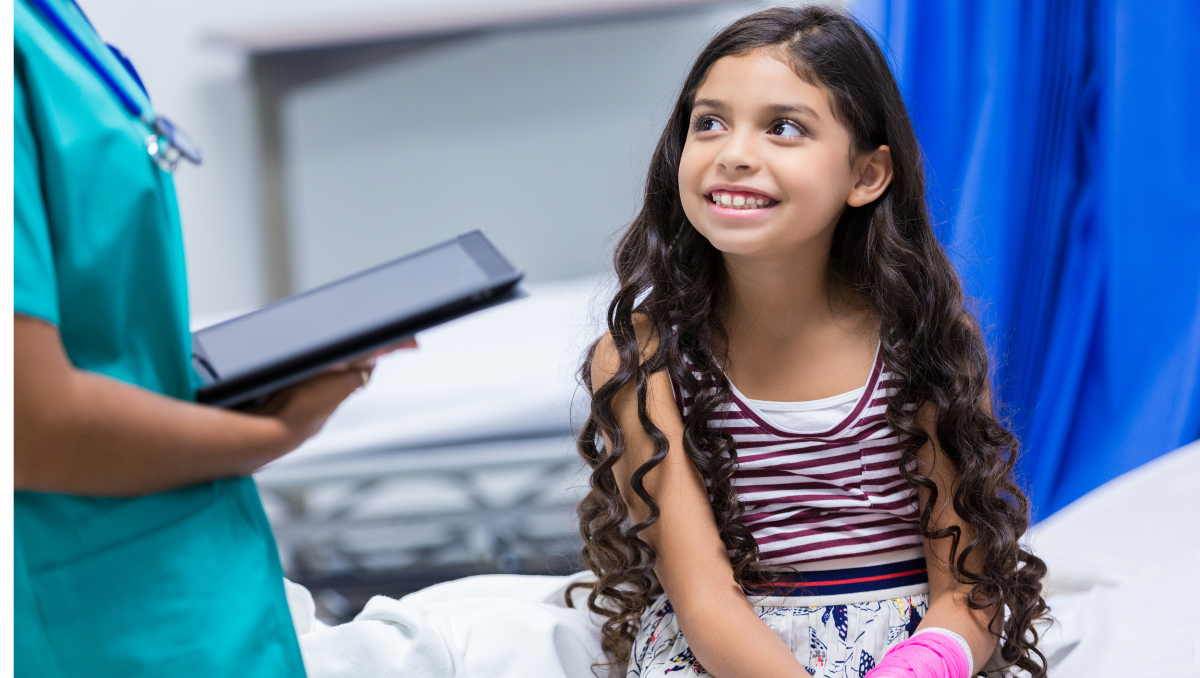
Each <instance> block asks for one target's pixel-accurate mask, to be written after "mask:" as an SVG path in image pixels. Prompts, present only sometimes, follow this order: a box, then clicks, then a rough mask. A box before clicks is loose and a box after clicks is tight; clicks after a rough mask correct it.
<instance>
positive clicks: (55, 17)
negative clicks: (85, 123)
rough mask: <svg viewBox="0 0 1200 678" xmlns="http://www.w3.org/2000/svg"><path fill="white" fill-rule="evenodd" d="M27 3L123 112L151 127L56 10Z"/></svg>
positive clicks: (40, 2) (38, 1)
mask: <svg viewBox="0 0 1200 678" xmlns="http://www.w3.org/2000/svg"><path fill="white" fill-rule="evenodd" d="M29 2H30V3H32V4H33V5H34V6H36V7H37V8H38V9H39V10H40V11H41V12H42V14H43V15H45V17H46V19H47V20H49V21H50V23H52V24H54V27H55V28H57V29H58V32H59V33H61V34H62V35H63V37H64V38H66V39H67V42H69V43H71V46H72V47H74V48H75V51H77V52H79V55H80V56H81V57H83V60H84V61H86V62H87V64H88V65H89V66H91V67H92V70H93V71H95V72H96V75H98V76H100V79H101V80H103V81H104V84H106V85H108V88H109V89H110V90H112V93H113V94H114V95H115V96H116V97H117V99H118V100H120V102H121V105H122V106H124V107H125V110H127V111H129V113H130V114H131V115H133V116H134V117H135V118H137V119H138V120H141V121H142V122H144V123H146V124H147V125H149V126H151V127H153V126H154V121H153V120H148V119H147V117H148V116H146V114H145V111H146V109H145V108H143V107H142V105H141V104H139V103H138V102H137V100H135V99H134V98H133V97H131V96H130V95H129V93H128V92H126V91H125V88H124V87H122V86H121V83H119V82H117V79H116V78H115V77H113V74H112V73H111V72H110V71H109V70H108V68H106V67H105V66H104V64H103V63H101V62H100V59H98V58H96V55H95V54H93V53H92V50H90V49H88V47H87V45H85V44H83V40H81V39H80V38H79V36H78V35H77V34H76V33H75V31H74V30H72V29H71V27H70V26H68V25H67V22H66V20H65V19H63V18H62V15H60V14H59V13H58V10H56V9H54V7H52V6H51V5H50V3H49V2H47V1H46V0H29Z"/></svg>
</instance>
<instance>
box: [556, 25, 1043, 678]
mask: <svg viewBox="0 0 1200 678" xmlns="http://www.w3.org/2000/svg"><path fill="white" fill-rule="evenodd" d="M615 263H616V269H617V274H618V277H619V281H620V289H619V291H618V292H617V294H616V297H615V298H614V299H613V301H612V303H611V305H610V307H609V313H608V327H609V332H608V334H607V335H606V336H604V337H602V338H601V339H600V340H599V341H597V342H596V344H595V345H593V347H592V349H591V351H590V352H589V354H588V359H587V362H586V363H585V365H584V367H583V370H582V376H583V379H584V381H585V383H586V384H587V385H588V387H589V388H590V389H591V391H592V394H593V395H592V407H591V412H590V417H589V419H588V421H587V423H586V425H585V427H584V429H583V431H582V434H581V436H580V439H579V447H580V451H581V453H582V455H583V457H584V458H585V459H586V461H587V462H588V464H589V465H590V466H591V468H592V475H591V491H590V493H589V494H588V496H587V498H586V499H585V500H584V501H583V503H582V504H581V506H580V508H579V515H580V522H581V531H582V533H583V536H584V540H585V546H584V551H583V556H584V560H585V562H586V563H587V564H588V566H589V567H590V568H591V569H592V570H593V571H594V572H595V573H596V575H597V578H598V580H597V582H596V583H595V584H594V585H593V590H592V592H591V595H590V597H589V599H588V604H589V606H590V607H591V608H592V609H593V611H595V612H598V613H600V614H602V615H604V616H605V617H606V623H605V625H604V629H603V645H604V648H605V650H606V652H607V653H608V655H609V657H610V658H611V660H612V661H613V662H614V665H616V666H617V667H624V666H625V663H626V662H628V664H627V666H628V675H629V676H661V675H665V674H669V673H673V672H677V671H681V672H683V674H688V675H690V674H701V675H703V674H705V672H707V673H709V674H712V675H715V676H719V677H720V678H735V677H740V676H781V677H782V676H802V677H807V676H810V675H814V676H855V677H860V676H863V675H867V676H870V678H900V677H902V676H905V677H906V676H921V677H923V678H925V677H932V676H938V677H939V678H941V677H947V678H949V677H953V678H965V677H967V676H974V675H977V674H979V672H980V671H981V670H982V669H983V667H984V665H985V664H988V663H989V660H992V659H993V654H996V655H997V656H996V658H995V663H993V664H992V666H999V665H1003V664H1010V665H1016V666H1017V667H1020V668H1022V669H1025V670H1028V671H1030V672H1031V673H1032V674H1033V675H1034V676H1044V675H1045V671H1044V669H1043V668H1042V666H1041V664H1043V663H1044V661H1043V660H1042V657H1041V653H1040V652H1038V651H1037V649H1036V647H1035V644H1036V639H1037V637H1036V634H1035V633H1034V632H1033V629H1032V623H1033V621H1034V620H1036V619H1038V618H1039V617H1041V616H1044V615H1045V613H1046V609H1047V608H1046V605H1045V603H1044V601H1043V600H1042V598H1041V595H1040V591H1041V583H1040V581H1041V578H1042V576H1043V575H1044V573H1045V566H1044V565H1043V563H1042V562H1041V561H1040V560H1039V559H1037V558H1036V557H1034V556H1032V555H1031V554H1029V553H1028V552H1026V551H1025V550H1023V549H1022V548H1021V546H1020V544H1019V543H1018V538H1019V537H1020V536H1021V534H1022V533H1023V532H1024V531H1025V529H1026V527H1027V524H1028V518H1027V502H1026V500H1025V497H1024V495H1023V494H1022V493H1021V491H1020V490H1019V489H1018V488H1017V487H1016V486H1015V485H1014V484H1013V483H1012V482H1011V480H1010V474H1011V472H1012V468H1013V464H1014V461H1015V454H1016V441H1015V439H1014V438H1013V436H1012V435H1011V434H1010V433H1009V432H1008V431H1007V430H1005V428H1004V426H1003V425H1002V424H1001V423H1000V422H999V421H997V419H996V417H995V416H994V415H993V413H992V397H991V394H990V392H989V388H988V362H987V353H986V351H985V347H984V342H983V340H982V338H981V334H980V331H979V328H978V326H977V324H976V322H975V320H974V319H973V317H972V316H971V315H970V314H969V313H968V312H967V311H966V310H965V308H964V300H963V295H962V291H961V288H960V285H959V281H958V278H957V276H956V274H955V272H954V269H953V268H952V267H951V265H950V263H949V261H948V260H947V258H946V255H945V253H944V252H943V251H942V249H941V247H940V246H939V245H938V243H937V241H936V239H935V237H934V234H933V231H932V229H931V227H930V223H929V217H928V215H927V213H926V208H925V195H924V176H923V173H922V169H921V158H920V149H919V147H918V145H917V141H916V138H915V135H914V133H913V130H912V126H911V123H910V122H909V119H908V116H907V113H906V111H905V108H904V103H903V101H902V99H901V97H900V93H899V91H898V89H897V87H896V84H895V82H894V80H893V78H892V75H891V72H890V71H889V70H888V66H887V64H886V62H885V60H884V57H883V55H882V53H881V52H880V50H879V48H878V47H877V46H876V44H875V43H874V42H873V41H872V39H871V38H870V36H869V35H868V34H867V33H866V32H865V31H864V30H863V29H862V28H861V27H860V26H859V25H857V24H856V23H855V22H854V21H853V20H851V19H849V18H847V17H845V16H843V15H841V14H839V13H837V12H834V11H832V10H827V9H820V8H812V7H809V8H804V9H791V8H785V9H772V10H767V11H764V12H759V13H757V14H753V15H751V16H748V17H745V18H743V19H741V20H739V21H737V22H736V23H734V24H733V25H731V26H730V27H728V28H727V29H725V30H724V31H723V32H722V33H721V34H720V35H718V36H717V37H716V38H714V39H713V41H712V42H711V43H710V44H709V45H708V47H707V48H706V49H705V50H704V51H703V53H702V54H701V55H700V57H699V58H698V60H697V62H696V64H695V65H694V66H693V68H692V70H691V72H690V74H689V75H688V77H687V80H686V82H685V84H684V87H683V92H682V93H681V94H680V96H679V99H678V102H677V104H676V106H675V110H674V112H673V114H672V115H671V118H670V121H669V123H668V125H667V128H666V130H665V131H664V132H663V135H662V138H661V140H660V141H659V143H658V147H657V149H656V151H655V154H654V157H653V159H652V161H651V165H650V172H649V178H648V181H647V187H646V195H645V203H644V206H643V208H642V210H641V213H640V214H639V215H638V217H637V219H636V220H635V221H634V223H633V225H632V226H631V227H630V229H629V230H628V232H627V233H626V234H625V235H624V237H623V238H622V240H621V242H620V244H619V246H618V249H617V253H616V257H615ZM997 647H999V651H998V652H996V650H997ZM683 674H681V675H683ZM994 675H996V674H994Z"/></svg>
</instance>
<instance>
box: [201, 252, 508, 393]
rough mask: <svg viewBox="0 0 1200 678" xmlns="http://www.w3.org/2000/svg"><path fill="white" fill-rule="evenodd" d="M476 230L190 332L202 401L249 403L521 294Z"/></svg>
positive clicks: (501, 259)
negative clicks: (376, 350)
mask: <svg viewBox="0 0 1200 678" xmlns="http://www.w3.org/2000/svg"><path fill="white" fill-rule="evenodd" d="M522 275H523V274H522V273H521V272H520V271H518V270H517V269H516V268H514V267H513V265H512V264H510V263H509V262H508V260H507V259H505V258H504V256H503V255H501V254H500V252H499V251H497V250H496V248H495V247H494V246H493V245H492V243H491V242H490V241H489V240H488V239H487V238H486V237H485V236H484V235H483V233H480V232H479V231H473V232H471V233H467V234H465V235H461V236H459V237H457V238H455V239H454V240H450V241H448V242H444V243H441V244H440V245H434V246H433V247H430V248H428V249H424V250H421V251H420V252H416V253H414V254H410V255H408V256H405V257H401V258H399V259H396V260H395V261H391V262H389V263H386V264H383V265H381V266H377V267H375V268H372V269H369V270H366V271H363V272H362V273H358V274H356V275H352V276H350V277H348V278H343V279H342V280H338V281H336V282H332V283H329V284H328V285H324V286H322V287H318V288H316V289H313V290H310V291H308V292H304V293H302V294H297V295H294V296H291V297H287V298H286V299H282V300H280V301H277V302H275V303H273V304H271V305H269V306H265V307H263V308H261V309H259V310H257V311H254V312H252V313H247V314H246V315H243V316H239V317H237V318H234V319H232V320H227V321H225V322H223V323H219V324H216V325H213V326H211V327H206V328H204V329H202V330H199V331H197V332H195V333H193V334H192V357H193V363H194V364H195V366H196V371H197V372H199V373H200V376H201V377H202V378H203V379H204V380H205V382H206V383H205V385H204V386H203V387H201V388H200V389H199V390H198V391H197V393H196V400H197V401H199V402H202V403H207V404H210V405H219V406H222V407H230V408H236V407H245V406H248V405H252V404H254V403H256V402H259V401H261V400H262V399H264V398H265V397H266V396H268V395H270V394H271V393H272V392H274V391H277V390H279V389H280V388H283V387H284V386H289V385H291V384H294V383H296V382H299V381H302V380H304V379H306V378H308V377H310V376H313V375H315V374H317V373H319V372H321V371H322V370H324V369H326V368H327V367H329V366H330V365H332V364H334V363H337V362H341V361H343V360H347V359H353V358H355V357H357V356H360V355H365V354H367V353H370V352H371V351H373V350H375V349H377V348H380V347H383V346H388V345H390V344H394V343H396V342H398V341H401V340H403V339H405V338H407V337H411V336H412V335H413V334H415V333H417V332H419V331H421V330H424V329H428V328H430V327H433V326H434V325H438V324H441V323H444V322H446V321H447V320H452V319H454V318H458V317H460V316H463V315H466V314H468V313H472V312H474V311H478V310H480V309H483V308H487V307H489V306H495V305H497V304H500V303H504V302H506V301H510V300H512V299H515V298H518V297H520V296H521V293H520V290H519V289H518V287H517V282H518V281H519V280H520V279H521V277H522Z"/></svg>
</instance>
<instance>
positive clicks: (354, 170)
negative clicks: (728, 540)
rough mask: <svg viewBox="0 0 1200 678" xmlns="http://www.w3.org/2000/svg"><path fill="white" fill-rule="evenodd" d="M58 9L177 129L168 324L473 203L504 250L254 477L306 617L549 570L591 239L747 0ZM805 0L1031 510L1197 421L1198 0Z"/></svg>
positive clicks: (584, 323)
mask: <svg viewBox="0 0 1200 678" xmlns="http://www.w3.org/2000/svg"><path fill="white" fill-rule="evenodd" d="M80 4H81V5H82V7H83V9H84V10H85V11H86V12H87V13H88V15H89V17H90V18H91V19H92V21H93V22H94V24H95V25H96V27H97V29H98V30H99V31H100V33H101V35H102V36H103V37H104V38H105V39H106V40H107V41H109V42H111V43H113V44H115V45H117V46H119V47H120V48H121V49H122V51H124V52H125V53H126V54H127V55H128V56H129V57H130V59H131V60H132V61H133V62H134V63H135V64H136V66H137V68H138V70H139V72H140V74H141V76H142V78H143V80H144V81H145V83H146V85H147V88H148V89H149V91H150V93H151V95H152V97H153V100H154V103H155V107H156V108H157V109H158V110H159V111H161V112H163V113H165V114H167V115H169V116H171V118H172V119H173V120H175V121H176V122H177V123H178V124H179V125H180V126H181V127H183V128H184V129H186V130H187V131H188V133H189V134H190V135H191V136H192V137H193V138H195V139H196V140H197V141H198V142H199V143H200V145H201V146H202V148H203V150H204V152H205V163H204V166H203V167H202V168H199V169H197V168H193V167H190V166H185V167H183V168H182V169H181V170H180V171H179V172H178V173H177V189H178V193H179V202H180V208H181V212H182V218H183V224H184V235H185V241H186V246H187V256H188V274H189V283H190V290H191V306H192V313H193V325H194V326H195V327H200V326H203V325H207V324H209V323H211V322H214V321H217V320H220V319H222V318H224V317H228V316H229V315H232V314H236V313H240V312H244V311H246V310H250V309H253V308H256V307H258V306H261V305H263V304H266V303H269V302H270V301H273V300H275V299H278V298H280V297H282V296H286V295H287V294H291V293H295V292H299V291H303V290H305V289H309V288H311V287H314V286H316V285H320V284H322V283H325V282H328V281H330V280H333V279H336V278H338V277H341V276H344V275H347V274H350V273H353V272H355V271H358V270H360V269H363V268H365V267H368V266H371V265H373V264H377V263H381V262H383V261H387V260H389V259H392V258H395V257H397V256H399V255H402V254H405V253H407V252H410V251H412V250H415V249H418V248H420V247H423V246H426V245H429V244H432V243H434V242H437V241H440V240H444V239H446V238H448V237H451V236H453V235H456V234H458V233H461V232H464V231H468V230H471V229H474V228H482V229H484V230H485V231H486V232H487V233H488V235H489V236H490V237H491V238H492V239H493V240H494V241H495V242H496V243H497V245H498V246H499V247H500V248H501V249H502V250H503V251H504V252H506V253H507V254H508V255H509V256H510V257H511V258H512V259H513V260H514V261H515V262H516V263H517V264H518V265H520V266H521V267H523V268H524V269H525V270H526V271H527V273H528V278H527V280H528V282H529V284H528V289H529V291H530V296H529V297H528V298H527V299H525V300H522V301H520V302H517V303H514V304H510V305H508V306H505V307H501V308H498V309H493V310H491V311H488V312H485V313H481V314H478V315H476V316H472V317H470V318H468V319H464V320H461V321H458V322H455V323H452V324H449V325H446V326H443V327H440V328H437V329H435V330H433V331H430V332H428V333H426V334H424V335H422V336H420V337H419V341H420V343H421V348H420V349H419V350H417V351H407V352H402V353H401V354H398V355H395V356H392V357H389V358H387V359H385V360H384V361H382V362H381V364H380V366H379V368H378V370H377V372H376V376H375V378H374V379H373V380H372V383H371V385H370V387H369V388H367V389H364V390H363V391H361V392H360V393H359V394H356V395H355V396H353V397H352V399H351V400H350V401H348V402H347V404H346V405H345V406H344V407H343V408H342V410H340V411H339V412H338V414H337V415H335V417H334V418H333V419H332V420H331V421H330V423H329V425H328V426H327V428H326V430H325V431H323V432H322V434H320V435H319V436H318V437H317V438H315V439H313V440H312V441H310V442H309V443H308V444H306V445H305V446H304V447H303V448H301V449H300V450H299V451H297V452H296V453H295V454H293V455H290V456H289V457H287V458H285V459H283V460H280V461H279V462H276V463H275V464H272V465H270V466H268V467H267V468H266V469H264V470H263V471H262V472H260V473H259V474H258V482H259V487H260V491H261V492H262V494H263V499H264V503H265V504H266V505H267V508H268V513H269V515H270V517H271V519H272V522H273V524H274V526H275V529H276V534H277V540H278V543H279V547H280V551H281V553H282V555H283V561H284V564H285V567H286V568H287V571H288V575H289V577H291V578H293V579H294V580H296V581H299V582H301V583H303V584H305V585H307V586H309V588H311V589H312V590H313V591H314V593H315V594H316V598H317V601H318V604H319V607H320V608H321V609H320V613H321V614H322V615H323V616H324V617H325V618H326V619H329V620H337V619H346V618H348V617H349V616H352V615H353V613H355V612H356V611H357V610H358V609H359V608H360V607H361V605H362V603H363V602H365V600H366V597H367V596H369V595H371V594H374V593H387V594H390V595H400V594H403V593H406V592H408V591H412V590H416V589H418V588H421V587H424V586H427V585H429V584H432V583H435V582H437V581H442V580H446V579H451V578H455V577H459V576H463V575H468V574H478V573H485V572H527V573H554V574H565V573H568V572H573V571H575V570H576V569H578V567H579V564H578V551H579V545H580V543H579V538H578V533H577V527H576V524H575V519H574V505H575V503H576V502H577V501H578V499H579V497H580V496H581V495H582V493H583V492H584V488H585V487H586V484H587V478H586V475H585V474H584V473H583V472H582V470H581V464H580V463H579V462H578V461H577V457H576V455H575V452H574V445H573V442H572V426H573V425H575V424H578V423H579V421H580V418H581V417H580V415H581V414H582V410H581V407H586V404H585V403H584V401H583V400H581V393H580V390H579V387H578V384H577V379H576V376H575V373H576V370H577V369H578V365H579V363H580V361H581V359H582V355H583V351H584V350H585V348H586V346H587V343H588V342H589V341H591V340H592V339H594V338H595V337H596V336H597V335H598V334H599V333H600V332H601V331H602V326H603V323H602V322H601V321H600V320H599V319H600V318H602V317H603V306H604V304H605V303H606V301H607V300H606V299H605V298H604V295H605V293H606V290H608V289H609V285H610V283H609V282H608V281H609V279H608V277H607V274H608V272H609V270H610V264H609V260H610V256H611V251H612V245H613V242H614V238H615V236H616V234H618V233H619V232H620V231H621V230H622V228H623V227H624V226H625V225H626V224H627V223H628V221H629V220H630V218H631V217H632V216H633V215H634V213H635V212H636V210H637V207H638V202H639V194H640V191H641V186H642V181H643V177H644V174H645V170H646V166H647V163H648V159H649V155H650V152H651V150H652V149H653V146H654V143H655V141H656V140H657V136H658V134H659V132H660V131H661V128H662V125H663V123H664V120H665V117H666V115H667V113H668V112H669V110H670V108H671V106H672V104H673V101H674V97H675V96H676V95H677V94H678V92H677V88H678V87H679V85H680V83H681V81H682V78H683V76H684V74H685V71H686V69H687V68H688V66H689V65H690V62H691V60H692V59H693V58H694V56H695V55H696V54H697V52H698V51H699V49H700V48H701V47H702V46H703V45H704V44H705V43H706V42H707V41H708V39H709V38H710V37H712V35H713V34H714V33H715V31H716V30H718V29H719V28H720V27H721V26H723V25H725V24H726V23H728V22H729V21H731V20H732V19H734V18H736V17H737V16H740V15H742V14H745V13H747V12H750V11H753V10H754V9H757V8H761V7H765V6H768V3H745V2H742V3H730V2H715V1H708V0H643V1H640V2H639V1H636V0H511V1H510V0H490V1H488V2H482V1H480V0H341V1H339V2H332V1H331V0H289V1H288V2H284V1H283V0H238V1H234V0H208V1H207V2H204V3H196V2H187V3H185V2H180V1H178V0H174V1H172V2H163V1H162V0H157V1H153V2H152V1H151V0H107V1H106V2H97V1H95V0H80ZM770 4H775V3H770ZM833 4H835V5H837V6H840V7H843V8H846V9H848V10H849V11H851V12H853V13H855V15H856V16H857V17H859V19H860V20H861V21H863V22H864V23H865V24H867V25H868V26H869V27H870V28H871V29H872V30H873V31H874V32H875V33H876V35H877V36H878V38H879V40H880V42H881V44H882V45H883V46H884V47H885V50H886V51H887V53H888V55H889V58H890V59H891V62H892V65H893V68H894V70H895V72H896V74H897V78H898V80H899V82H900V83H901V87H902V89H903V91H904V94H905V97H906V99H907V100H908V103H909V108H910V114H911V115H912V117H913V120H914V124H915V125H916V128H917V132H918V136H919V137H920V139H921V142H922V145H923V147H924V150H925V152H926V155H927V167H928V169H929V179H930V206H931V210H932V212H933V214H934V216H935V219H936V223H937V228H938V229H939V237H940V238H941V239H942V242H943V243H944V244H945V245H946V247H947V248H948V250H949V251H950V253H951V256H952V258H953V259H954V261H955V263H956V265H957V266H958V267H959V270H960V272H961V273H962V275H963V278H964V282H965V284H966V287H967V292H968V293H969V294H970V295H971V296H972V298H973V299H974V300H975V302H974V304H975V310H976V311H977V312H978V313H979V315H980V317H981V318H982V319H983V320H984V324H985V327H986V328H987V332H988V340H989V345H990V347H991V349H992V351H993V361H994V365H995V373H996V374H995V384H996V389H997V392H998V394H999V395H1000V398H1001V400H1002V402H1003V404H1004V407H1005V415H1006V416H1007V417H1008V419H1009V420H1010V421H1011V422H1012V425H1013V427H1014V429H1015V430H1016V431H1017V432H1018V434H1019V436H1020V438H1021V440H1022V444H1023V451H1022V457H1021V462H1020V468H1019V473H1020V481H1021V483H1022V485H1023V486H1024V487H1026V488H1027V490H1028V492H1029V493H1030V496H1031V498H1032V500H1033V504H1034V512H1035V518H1037V519H1043V518H1045V517H1047V516H1049V515H1051V514H1053V513H1054V512H1055V511H1056V510H1058V509H1060V508H1062V507H1064V506H1066V505H1067V504H1069V503H1070V502H1072V501H1073V500H1075V499H1077V498H1079V497H1081V496H1082V495H1084V494H1085V493H1087V492H1088V491H1089V490H1091V489H1093V488H1095V487H1097V486H1099V485H1101V484H1102V483H1104V482H1105V481H1107V480H1109V479H1111V478H1114V477H1116V476H1118V475H1120V474H1122V473H1124V472H1126V471H1128V470H1130V469H1133V468H1135V467H1137V466H1139V465H1141V464H1143V463H1145V462H1147V461H1149V460H1151V459H1154V458H1156V457H1158V456H1160V455H1162V454H1164V453H1166V452H1168V451H1170V450H1173V449H1175V448H1177V447H1179V446H1181V445H1183V444H1185V443H1187V442H1189V441H1191V440H1194V439H1196V438H1197V437H1200V264H1197V261H1198V259H1200V191H1197V190H1196V189H1195V185H1194V180H1193V179H1192V176H1193V172H1191V171H1189V170H1190V169H1191V165H1190V163H1189V160H1190V159H1191V157H1192V156H1193V155H1194V153H1193V152H1192V148H1191V146H1190V144H1189V142H1188V140H1189V139H1190V136H1191V134H1190V133H1192V132H1194V130H1195V129H1197V127H1198V126H1197V123H1200V120H1198V114H1197V111H1200V101H1197V98H1198V95H1197V91H1198V88H1197V87H1196V86H1197V84H1200V83H1197V82H1196V76H1195V75H1194V64H1196V63H1198V62H1200V47H1198V46H1197V45H1198V44H1200V43H1197V41H1195V40H1194V35H1192V32H1193V29H1194V27H1195V26H1197V25H1200V8H1198V6H1197V5H1196V4H1194V3H1189V2H1184V1H1182V0H1174V1H1173V0H1155V1H1154V2H1132V1H1128V0H1088V1H1084V0H1077V1H1071V0H1060V1H1057V2H1048V1H1047V2H1038V1H1034V0H1026V1H1023V2H1008V1H1004V2H1000V1H991V2H989V1H985V0H981V1H979V2H952V1H949V0H947V1H943V2H937V1H933V0H857V1H852V2H849V3H845V2H841V3H833Z"/></svg>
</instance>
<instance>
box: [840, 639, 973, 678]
mask: <svg viewBox="0 0 1200 678" xmlns="http://www.w3.org/2000/svg"><path fill="white" fill-rule="evenodd" d="M971 668H972V667H971V661H970V659H968V657H967V654H966V653H965V652H963V647H962V645H960V644H959V642H958V640H956V639H955V638H953V637H951V636H949V635H946V634H944V633H936V632H930V633H919V634H917V635H915V636H913V637H912V638H909V639H908V640H906V641H904V642H902V643H899V644H898V645H896V646H895V647H893V648H892V649H891V650H889V651H888V653H887V654H885V655H884V656H883V661H881V662H879V664H878V665H877V666H876V667H875V668H873V669H871V670H870V671H868V672H867V674H866V675H865V676H863V678H970V676H971Z"/></svg>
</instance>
